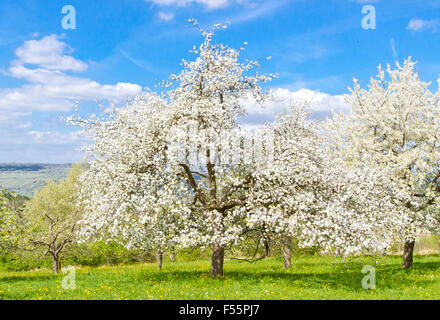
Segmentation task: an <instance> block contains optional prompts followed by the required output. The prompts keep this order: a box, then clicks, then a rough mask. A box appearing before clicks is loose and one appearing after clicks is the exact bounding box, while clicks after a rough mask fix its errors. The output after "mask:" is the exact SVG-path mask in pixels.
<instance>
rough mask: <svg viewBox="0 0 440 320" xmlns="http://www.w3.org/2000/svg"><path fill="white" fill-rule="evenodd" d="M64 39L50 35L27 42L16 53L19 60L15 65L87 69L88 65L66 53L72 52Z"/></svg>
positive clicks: (69, 69)
mask: <svg viewBox="0 0 440 320" xmlns="http://www.w3.org/2000/svg"><path fill="white" fill-rule="evenodd" d="M61 38H62V37H59V36H56V35H50V36H46V37H43V38H42V39H40V40H29V41H26V42H25V43H24V44H23V45H22V46H21V47H20V48H18V49H17V50H16V51H15V54H16V55H17V57H18V60H16V61H14V62H13V64H14V65H24V64H33V65H38V66H41V67H43V68H45V69H49V70H60V71H76V72H82V71H85V70H86V69H87V64H86V63H84V62H82V61H80V60H77V59H75V58H74V57H72V56H70V55H65V54H64V53H65V52H66V51H67V52H69V51H70V52H71V51H72V49H70V48H69V47H68V46H67V44H66V43H65V42H62V41H60V39H61Z"/></svg>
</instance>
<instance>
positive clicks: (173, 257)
mask: <svg viewBox="0 0 440 320" xmlns="http://www.w3.org/2000/svg"><path fill="white" fill-rule="evenodd" d="M170 260H171V262H174V261H176V252H175V251H174V249H171V253H170Z"/></svg>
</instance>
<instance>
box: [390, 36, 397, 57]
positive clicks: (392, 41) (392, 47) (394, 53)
mask: <svg viewBox="0 0 440 320" xmlns="http://www.w3.org/2000/svg"><path fill="white" fill-rule="evenodd" d="M390 46H391V51H392V52H393V59H394V60H396V59H397V49H396V41H395V40H394V38H391V40H390Z"/></svg>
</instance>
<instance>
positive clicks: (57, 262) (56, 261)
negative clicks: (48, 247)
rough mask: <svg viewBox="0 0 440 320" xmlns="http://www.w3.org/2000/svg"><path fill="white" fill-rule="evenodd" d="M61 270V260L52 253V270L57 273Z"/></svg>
mask: <svg viewBox="0 0 440 320" xmlns="http://www.w3.org/2000/svg"><path fill="white" fill-rule="evenodd" d="M60 271H61V261H60V257H59V256H58V255H56V254H54V253H52V272H53V273H54V274H57V273H59V272H60Z"/></svg>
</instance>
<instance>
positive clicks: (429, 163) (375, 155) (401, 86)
mask: <svg viewBox="0 0 440 320" xmlns="http://www.w3.org/2000/svg"><path fill="white" fill-rule="evenodd" d="M414 66H415V62H413V61H411V58H408V59H407V60H405V62H404V65H403V66H401V65H399V64H398V63H397V68H396V69H392V68H391V67H390V66H389V65H388V66H387V68H386V69H385V70H384V69H382V68H381V67H380V66H379V68H378V75H377V77H376V78H374V79H373V78H372V79H371V81H370V84H369V86H368V89H362V88H361V86H360V84H359V82H358V80H357V79H355V80H354V87H353V88H352V89H351V90H350V92H351V94H350V95H348V96H346V100H347V101H348V102H349V103H350V104H351V106H352V113H351V114H347V115H345V114H340V115H335V117H334V120H332V121H331V122H330V123H329V127H331V128H332V129H333V130H334V131H333V133H335V134H334V136H333V138H334V142H335V147H336V148H337V150H338V152H339V153H340V154H341V155H342V156H343V157H344V158H345V159H346V160H347V161H349V162H351V163H358V164H359V163H363V164H364V165H366V166H369V167H370V168H376V169H378V170H381V171H382V172H384V175H386V176H388V177H389V179H390V180H391V181H393V183H394V184H395V186H396V189H397V190H396V192H397V193H399V194H400V195H399V197H400V199H401V202H400V203H401V209H400V210H401V213H402V215H405V216H406V218H405V221H406V223H405V230H404V238H405V246H404V257H403V262H402V266H403V267H404V268H410V267H411V266H412V254H413V249H414V241H415V236H416V233H417V232H418V231H420V230H426V228H429V229H430V230H435V229H437V228H438V222H437V219H435V216H433V215H432V212H433V211H432V210H429V208H430V207H432V206H436V205H437V204H438V199H439V198H438V196H439V192H440V184H439V182H440V181H439V179H440V171H439V160H440V149H439V146H440V109H439V98H440V95H439V92H437V93H435V94H434V93H432V92H431V91H430V89H429V86H430V83H427V82H423V81H422V80H421V79H420V78H419V76H418V74H417V73H416V72H415V71H414ZM439 81H440V80H439ZM437 230H438V229H437Z"/></svg>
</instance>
